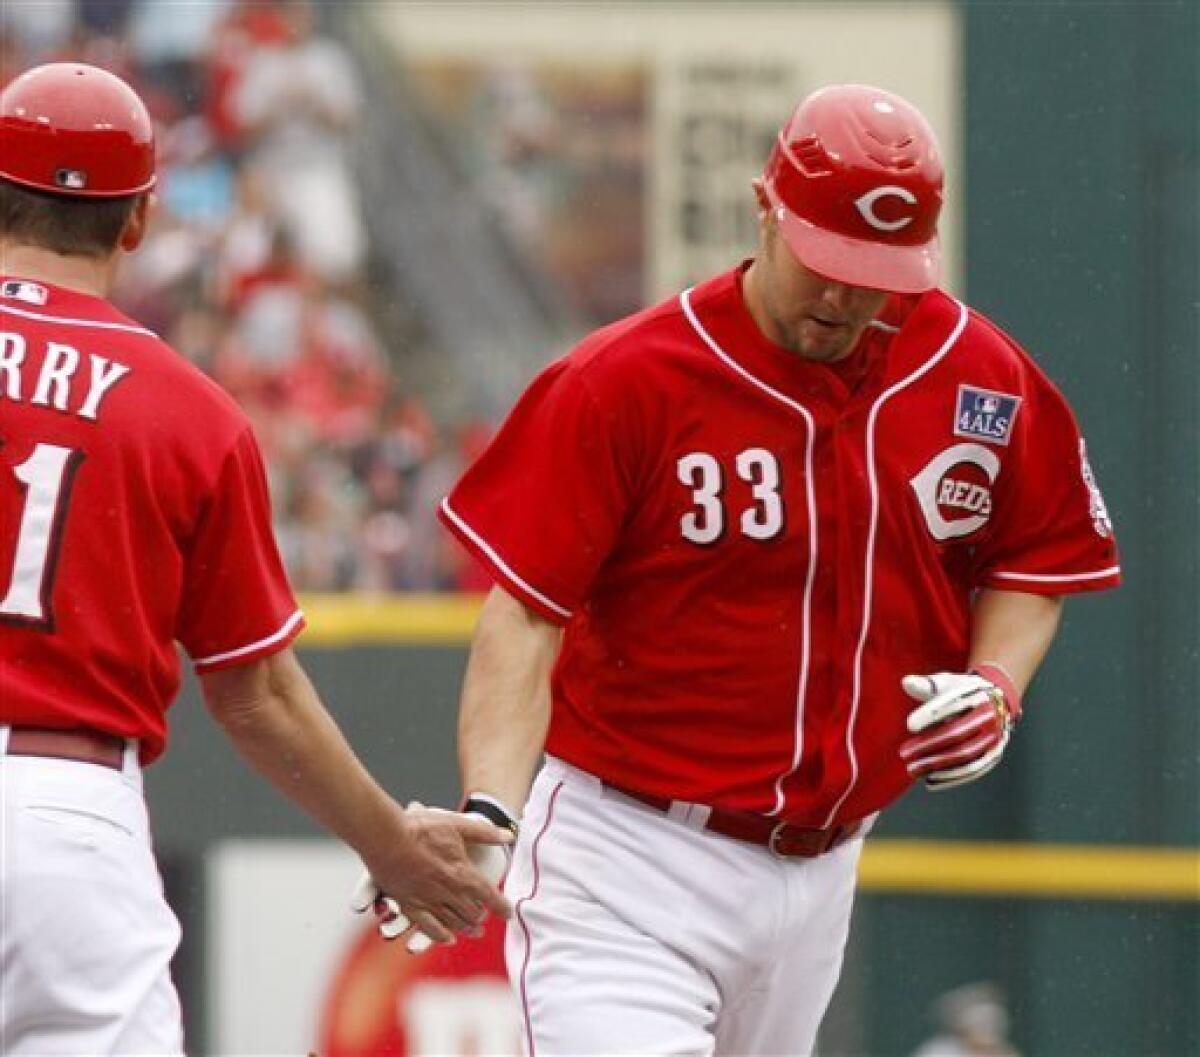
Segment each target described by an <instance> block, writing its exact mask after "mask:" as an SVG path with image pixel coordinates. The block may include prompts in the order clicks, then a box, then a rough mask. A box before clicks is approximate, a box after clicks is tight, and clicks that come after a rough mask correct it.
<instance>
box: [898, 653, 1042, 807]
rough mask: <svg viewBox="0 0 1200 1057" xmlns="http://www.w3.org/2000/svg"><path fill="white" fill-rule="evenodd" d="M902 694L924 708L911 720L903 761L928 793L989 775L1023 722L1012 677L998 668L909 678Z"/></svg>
mask: <svg viewBox="0 0 1200 1057" xmlns="http://www.w3.org/2000/svg"><path fill="white" fill-rule="evenodd" d="M901 685H902V686H903V687H904V692H905V693H906V694H908V696H909V697H911V698H912V699H913V700H914V701H920V702H921V704H920V705H919V706H918V707H917V708H914V709H913V710H912V711H911V712H910V713H909V714H908V730H909V733H911V734H912V735H913V737H911V738H908V739H906V740H905V741H903V742H901V744H900V758H901V759H902V760H903V761H904V764H905V766H906V767H907V768H908V773H909V774H910V775H912V777H913V778H924V779H925V785H926V787H927V788H929V789H932V790H935V791H936V790H939V789H950V788H952V787H953V786H956V785H963V784H965V783H966V782H973V781H974V780H975V779H976V778H979V777H981V776H982V775H985V774H987V773H988V771H990V770H991V769H992V768H993V767H995V766H996V764H997V763H999V762H1000V757H1001V756H1002V755H1003V754H1004V749H1005V747H1006V746H1007V745H1008V738H1009V735H1010V734H1011V732H1012V729H1013V728H1014V727H1015V726H1016V725H1017V720H1019V719H1020V718H1021V695H1020V694H1018V693H1017V688H1016V687H1015V686H1013V682H1012V680H1011V679H1010V678H1009V677H1008V673H1006V672H1005V671H1004V669H1003V668H1000V667H999V666H998V665H994V664H980V665H977V666H976V667H975V668H973V669H972V670H971V671H970V672H937V673H935V674H934V675H906V676H905V677H904V679H903V680H902V682H901Z"/></svg>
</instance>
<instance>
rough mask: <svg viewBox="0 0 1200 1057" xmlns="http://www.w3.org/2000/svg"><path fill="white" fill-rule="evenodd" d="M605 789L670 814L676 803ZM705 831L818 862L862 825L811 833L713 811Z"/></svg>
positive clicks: (608, 786) (773, 821) (788, 856)
mask: <svg viewBox="0 0 1200 1057" xmlns="http://www.w3.org/2000/svg"><path fill="white" fill-rule="evenodd" d="M604 787H605V788H606V789H611V790H612V791H613V792H615V793H620V794H621V795H622V796H627V797H629V798H630V799H631V800H636V801H637V802H638V803H639V804H645V805H646V806H647V807H652V808H654V809H655V810H656V811H661V812H662V813H663V814H667V813H668V812H669V811H670V810H671V805H672V803H673V801H671V800H668V799H667V798H666V797H661V796H651V795H650V794H649V793H638V792H635V791H634V790H632V789H622V788H621V787H620V786H617V785H613V784H612V783H611V782H605V783H604ZM704 829H706V830H711V831H712V832H713V833H720V834H721V835H722V836H723V837H732V838H733V839H734V840H742V841H746V843H748V844H758V845H761V846H762V847H764V848H767V849H768V850H769V851H770V852H771V854H773V855H778V856H780V857H781V858H784V859H815V858H816V857H817V856H818V855H824V854H825V853H826V852H827V851H832V850H833V849H834V848H836V847H837V846H838V845H839V844H845V843H846V841H848V840H849V839H850V838H851V837H853V836H855V835H856V834H857V833H858V832H859V831H860V830H861V829H862V823H861V822H851V823H850V824H849V825H846V826H831V827H830V828H829V829H809V828H807V827H805V826H797V825H794V824H793V823H791V822H781V821H780V820H779V819H774V818H767V817H766V816H765V815H751V814H745V813H743V812H740V811H721V810H719V809H718V808H712V809H711V811H710V814H709V816H708V821H707V822H705V824H704Z"/></svg>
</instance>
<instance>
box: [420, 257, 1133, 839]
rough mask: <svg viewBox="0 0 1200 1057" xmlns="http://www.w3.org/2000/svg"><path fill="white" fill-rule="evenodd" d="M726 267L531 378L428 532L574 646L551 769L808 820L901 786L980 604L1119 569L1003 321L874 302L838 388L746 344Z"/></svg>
mask: <svg viewBox="0 0 1200 1057" xmlns="http://www.w3.org/2000/svg"><path fill="white" fill-rule="evenodd" d="M744 267H745V266H743V268H739V269H736V270H734V271H731V272H729V273H727V274H724V275H722V276H719V277H717V278H715V279H712V280H710V281H709V282H707V283H705V284H703V285H702V286H699V287H696V288H695V289H693V290H690V291H688V292H685V293H684V294H682V295H681V296H680V297H678V298H676V299H673V300H671V301H669V302H666V303H664V304H662V305H659V306H657V307H655V308H652V309H649V310H647V311H645V312H642V313H640V314H638V315H635V316H633V317H631V318H629V319H625V320H623V321H620V322H618V323H616V324H613V325H612V326H609V327H606V328H604V329H602V330H600V331H597V332H596V333H594V334H592V335H591V336H589V337H588V338H587V339H585V340H584V341H583V343H582V344H581V345H580V346H579V347H578V348H576V349H575V350H574V351H573V352H572V353H571V354H570V355H568V356H567V357H565V358H564V359H562V360H559V361H558V362H556V363H553V364H551V365H550V366H549V367H548V368H546V370H545V371H543V372H542V374H541V375H540V376H539V377H538V378H537V379H536V380H535V381H534V382H533V384H532V385H531V386H530V388H529V389H528V390H527V391H526V393H525V394H524V396H523V397H522V398H521V400H520V401H519V402H518V404H517V405H516V407H515V408H514V410H513V411H512V413H511V415H510V416H509V418H508V420H507V422H506V423H505V424H504V426H503V428H502V429H501V430H500V432H499V434H498V435H497V436H496V438H495V440H494V442H493V443H492V444H491V446H490V447H489V448H488V449H487V450H486V451H485V452H484V454H483V455H482V456H481V457H480V459H479V460H478V461H477V462H476V463H475V464H474V465H473V466H472V467H471V468H470V469H469V470H468V471H467V473H466V474H465V475H464V477H463V478H462V480H461V481H460V482H459V483H458V485H457V486H456V488H455V489H454V491H453V492H452V493H451V495H450V496H449V497H448V499H447V500H446V501H445V502H444V503H443V505H442V511H441V513H442V517H443V520H444V521H445V523H446V524H447V526H448V527H449V528H450V529H451V530H452V531H453V532H454V533H455V534H456V535H457V536H458V537H459V539H460V540H461V541H462V542H463V543H464V544H465V545H466V546H467V547H468V548H470V549H471V550H472V551H474V553H475V554H476V555H477V556H478V557H479V558H480V559H481V560H483V561H484V562H485V563H486V564H487V565H488V566H489V567H490V569H491V571H492V573H493V574H494V575H495V576H496V578H497V579H498V581H499V582H500V583H501V584H502V585H503V586H504V587H505V588H506V589H507V590H508V591H509V592H511V593H512V594H513V595H514V596H516V597H517V598H519V599H520V600H521V601H523V602H524V603H525V604H527V605H528V606H530V607H532V608H533V609H535V610H537V611H538V612H539V613H541V614H542V615H543V616H544V617H546V618H548V619H550V620H552V621H556V622H558V623H560V624H563V625H565V634H564V639H563V646H562V651H561V654H560V656H559V659H558V663H557V666H556V668H555V671H554V676H553V713H552V719H551V725H550V731H549V737H548V742H547V749H548V751H549V752H551V753H553V754H554V755H556V756H559V757H561V758H563V759H565V760H567V761H569V762H571V763H573V764H575V765H576V766H579V767H581V768H584V769H585V770H588V771H590V772H592V773H593V774H596V775H598V776H600V777H601V778H605V779H607V780H609V781H611V782H613V783H615V784H618V785H622V786H625V787H627V788H632V789H637V790H641V791H643V792H647V793H652V794H655V795H658V796H663V797H671V798H675V799H680V800H687V801H693V802H697V803H704V804H710V805H714V806H719V807H723V808H729V809H734V810H744V811H751V812H757V813H762V814H774V815H778V816H780V817H782V818H786V819H788V820H790V821H793V822H796V823H798V824H801V825H808V826H825V825H830V824H832V823H834V822H846V821H851V820H855V819H859V818H862V817H864V816H866V815H868V814H870V813H871V812H873V811H875V810H877V809H879V808H881V807H883V806H884V805H886V804H888V803H890V802H891V801H892V800H894V799H895V798H896V797H897V796H899V795H900V794H901V793H902V792H903V791H904V789H905V788H906V787H907V785H908V784H909V779H908V775H907V773H906V771H905V768H904V766H903V765H902V764H901V762H900V760H899V758H898V756H897V747H898V745H899V743H900V741H901V740H902V739H903V738H904V737H905V733H906V732H905V727H904V723H905V718H906V717H907V715H908V712H909V711H910V709H911V708H912V702H911V701H909V699H908V698H907V697H906V696H905V695H904V693H903V691H902V689H901V686H900V679H901V677H902V676H903V675H905V674H907V673H910V672H913V673H921V672H932V671H940V670H951V671H953V670H961V669H962V668H963V667H964V665H965V664H966V661H967V653H968V646H969V630H970V605H971V596H972V592H973V591H975V590H976V589H978V588H981V587H992V588H1001V589H1011V590H1016V591H1026V592H1033V593H1044V594H1054V595H1058V594H1064V593H1067V592H1073V591H1086V590H1096V589H1098V588H1104V587H1111V586H1114V585H1116V584H1117V582H1118V580H1119V569H1118V565H1117V557H1116V550H1115V544H1114V540H1113V534H1112V527H1111V525H1110V523H1109V520H1108V515H1107V513H1106V512H1105V508H1104V503H1103V500H1102V499H1101V496H1100V492H1099V491H1098V489H1097V487H1096V483H1095V480H1094V478H1093V476H1092V473H1091V470H1090V469H1089V467H1088V464H1087V458H1086V454H1085V451H1084V447H1083V442H1082V440H1081V438H1080V436H1079V432H1078V430H1077V428H1076V425H1075V421H1074V419H1073V417H1072V415H1071V412H1070V410H1069V409H1068V407H1067V404H1066V403H1065V401H1064V400H1063V398H1062V396H1061V395H1060V394H1059V393H1058V391H1057V390H1056V389H1055V388H1054V386H1053V385H1052V384H1051V383H1050V382H1049V381H1048V380H1047V379H1046V377H1045V376H1044V375H1043V374H1042V372H1041V371H1040V370H1039V369H1038V368H1037V366H1036V365H1035V364H1034V363H1033V362H1032V361H1031V360H1030V358H1029V357H1028V356H1027V355H1026V354H1025V353H1024V352H1023V351H1022V350H1021V349H1020V348H1018V347H1017V345H1016V344H1015V343H1014V342H1013V341H1012V340H1011V339H1010V338H1008V337H1007V336H1006V335H1005V334H1003V333H1002V332H1001V331H1000V330H999V329H998V328H997V327H995V326H994V325H993V324H991V323H990V322H988V320H986V319H984V318H983V317H982V316H980V315H978V314H977V313H975V312H972V311H971V310H969V309H968V308H966V307H965V306H963V305H962V304H960V303H959V302H957V301H956V300H954V299H953V298H951V297H950V296H948V295H947V294H945V293H942V292H940V291H931V292H929V293H927V294H924V295H922V296H920V297H919V298H893V299H891V300H890V301H889V303H888V305H887V306H886V309H885V311H884V313H883V314H882V315H881V317H880V319H879V320H878V321H876V322H875V323H873V324H872V325H871V326H870V328H869V329H868V331H867V332H866V334H865V335H864V338H863V340H862V342H861V343H860V347H859V349H858V350H857V351H856V355H861V356H862V357H864V358H865V366H864V369H863V371H862V376H861V378H858V379H854V377H853V372H850V371H846V370H837V371H835V370H831V369H829V368H828V367H826V366H823V365H821V364H817V363H810V362H807V361H805V360H803V359H801V358H800V357H798V356H797V355H795V354H793V353H790V352H787V351H785V350H783V349H780V348H778V347H776V346H774V345H773V344H771V343H770V342H769V341H768V340H767V339H766V338H765V337H763V335H762V334H761V333H760V332H759V330H758V329H757V327H756V326H755V324H754V322H753V320H752V318H751V317H750V315H749V313H748V311H747V309H746V307H745V304H744V301H743V299H742V294H741V276H742V274H743V270H744ZM848 381H849V382H850V383H851V384H848ZM854 381H857V384H853V382H854Z"/></svg>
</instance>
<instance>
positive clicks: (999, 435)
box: [954, 385, 1021, 444]
mask: <svg viewBox="0 0 1200 1057" xmlns="http://www.w3.org/2000/svg"><path fill="white" fill-rule="evenodd" d="M1020 407H1021V398H1020V397H1019V396H1013V395H1012V394H1011V393H998V392H996V391H995V390H994V389H977V388H976V387H975V386H973V385H960V386H959V387H958V406H957V408H955V411H954V435H955V436H956V437H973V438H975V439H976V440H990V441H991V442H992V443H993V444H1007V443H1008V441H1009V438H1010V437H1011V436H1012V426H1013V422H1015V421H1016V418H1017V411H1018V410H1019V409H1020Z"/></svg>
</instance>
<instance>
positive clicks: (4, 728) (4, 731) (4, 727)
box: [0, 723, 12, 756]
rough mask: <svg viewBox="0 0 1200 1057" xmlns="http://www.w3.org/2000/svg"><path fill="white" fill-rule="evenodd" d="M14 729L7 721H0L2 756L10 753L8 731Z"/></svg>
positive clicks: (0, 748) (0, 751) (0, 753)
mask: <svg viewBox="0 0 1200 1057" xmlns="http://www.w3.org/2000/svg"><path fill="white" fill-rule="evenodd" d="M10 730H12V727H10V726H9V725H8V724H7V723H0V756H7V755H8V732H9V731H10Z"/></svg>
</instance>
